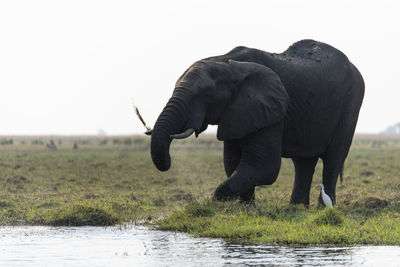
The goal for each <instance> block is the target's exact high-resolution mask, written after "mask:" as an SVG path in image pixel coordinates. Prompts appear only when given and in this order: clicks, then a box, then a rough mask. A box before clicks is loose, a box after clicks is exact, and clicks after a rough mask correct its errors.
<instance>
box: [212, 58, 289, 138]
mask: <svg viewBox="0 0 400 267" xmlns="http://www.w3.org/2000/svg"><path fill="white" fill-rule="evenodd" d="M229 66H230V67H231V70H232V75H235V77H236V78H238V82H237V83H236V88H234V89H233V94H232V98H231V101H230V103H229V104H228V106H227V107H226V109H225V111H224V112H223V113H222V115H221V117H220V119H219V124H218V131H217V138H218V140H221V141H223V140H232V139H240V138H242V137H244V136H246V135H248V134H250V133H252V132H256V131H258V130H260V129H262V128H264V127H267V126H269V125H272V124H274V123H277V122H279V121H281V120H283V118H284V116H285V114H286V110H287V106H288V101H289V97H288V95H287V92H286V89H285V87H284V86H283V84H282V82H281V80H280V78H279V76H278V75H277V74H276V73H275V72H274V71H273V70H271V69H270V68H268V67H265V66H263V65H260V64H257V63H251V62H238V61H233V60H230V61H229Z"/></svg>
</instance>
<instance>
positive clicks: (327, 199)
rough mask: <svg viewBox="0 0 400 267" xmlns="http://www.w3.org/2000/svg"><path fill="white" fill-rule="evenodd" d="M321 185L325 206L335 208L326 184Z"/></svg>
mask: <svg viewBox="0 0 400 267" xmlns="http://www.w3.org/2000/svg"><path fill="white" fill-rule="evenodd" d="M319 187H320V188H321V197H322V202H323V203H324V205H325V207H331V208H333V204H332V199H331V198H330V197H329V196H328V195H327V194H326V193H325V190H324V185H323V184H320V185H319Z"/></svg>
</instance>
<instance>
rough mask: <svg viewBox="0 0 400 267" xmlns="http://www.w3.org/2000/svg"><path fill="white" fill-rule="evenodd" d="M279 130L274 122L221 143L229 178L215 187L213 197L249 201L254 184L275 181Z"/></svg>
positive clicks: (279, 142)
mask: <svg viewBox="0 0 400 267" xmlns="http://www.w3.org/2000/svg"><path fill="white" fill-rule="evenodd" d="M280 130H281V125H276V126H275V127H270V128H264V129H262V130H260V131H258V132H256V133H252V134H250V135H248V136H247V137H246V138H244V139H242V140H237V141H235V142H233V141H232V142H225V143H224V145H225V146H224V163H225V171H226V173H227V175H228V176H229V178H228V179H227V180H226V181H224V182H223V183H222V184H221V185H219V186H218V188H217V189H216V190H215V192H214V196H213V198H214V199H216V200H221V201H226V200H235V199H239V200H240V201H244V202H252V201H254V188H255V186H257V185H270V184H272V183H274V182H275V180H276V178H277V177H278V173H279V169H280V164H281V135H280V134H279V133H280ZM227 145H228V146H227ZM236 165H237V167H236V168H235V166H236ZM233 169H234V170H233Z"/></svg>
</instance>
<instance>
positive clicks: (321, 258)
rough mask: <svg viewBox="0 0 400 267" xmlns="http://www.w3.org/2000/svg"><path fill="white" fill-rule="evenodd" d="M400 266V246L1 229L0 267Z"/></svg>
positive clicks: (135, 230)
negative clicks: (313, 244) (265, 243)
mask: <svg viewBox="0 0 400 267" xmlns="http://www.w3.org/2000/svg"><path fill="white" fill-rule="evenodd" d="M229 264H233V265H242V266H243V265H258V266H259V265H278V266H305V265H306V266H321V265H323V266H335V265H337V266H342V265H346V266H360V265H362V266H384V267H389V266H400V247H373V246H367V247H330V248H326V247H307V248H290V247H281V246H252V245H240V244H231V243H227V242H224V241H222V240H219V239H208V238H193V237H192V236H190V235H187V234H182V233H172V232H160V231H152V230H149V229H147V228H145V227H135V226H130V227H124V228H118V227H107V228H103V227H0V266H224V265H229Z"/></svg>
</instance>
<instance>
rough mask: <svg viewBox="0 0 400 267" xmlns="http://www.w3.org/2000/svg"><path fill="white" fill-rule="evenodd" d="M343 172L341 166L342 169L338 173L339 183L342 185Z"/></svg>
mask: <svg viewBox="0 0 400 267" xmlns="http://www.w3.org/2000/svg"><path fill="white" fill-rule="evenodd" d="M343 170H344V164H343V166H342V169H341V170H340V173H339V177H340V183H343Z"/></svg>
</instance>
